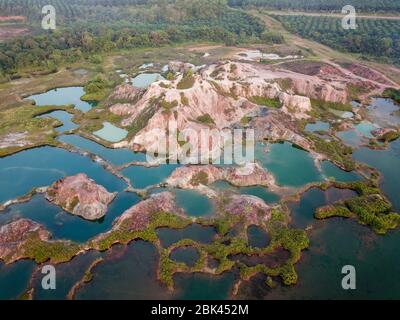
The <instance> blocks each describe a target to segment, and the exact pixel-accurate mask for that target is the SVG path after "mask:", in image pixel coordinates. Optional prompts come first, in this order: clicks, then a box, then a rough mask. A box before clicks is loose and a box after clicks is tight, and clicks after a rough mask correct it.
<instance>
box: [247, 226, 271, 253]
mask: <svg viewBox="0 0 400 320" xmlns="http://www.w3.org/2000/svg"><path fill="white" fill-rule="evenodd" d="M247 238H248V244H249V246H251V247H254V248H265V247H267V246H268V244H269V242H270V239H269V237H268V234H267V232H266V231H265V230H264V229H262V228H260V227H258V226H250V227H249V228H248V229H247Z"/></svg>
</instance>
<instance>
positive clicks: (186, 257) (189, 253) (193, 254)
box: [170, 247, 200, 267]
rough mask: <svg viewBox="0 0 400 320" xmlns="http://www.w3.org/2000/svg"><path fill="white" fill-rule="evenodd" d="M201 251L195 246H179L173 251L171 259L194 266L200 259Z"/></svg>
mask: <svg viewBox="0 0 400 320" xmlns="http://www.w3.org/2000/svg"><path fill="white" fill-rule="evenodd" d="M199 257H200V256H199V252H198V251H197V249H196V248H193V247H184V248H177V249H175V250H173V251H172V252H171V256H170V258H171V260H174V261H176V262H182V263H184V264H186V265H187V266H189V267H194V265H195V264H196V262H197V260H199Z"/></svg>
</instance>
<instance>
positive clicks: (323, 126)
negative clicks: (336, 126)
mask: <svg viewBox="0 0 400 320" xmlns="http://www.w3.org/2000/svg"><path fill="white" fill-rule="evenodd" d="M330 127H331V125H330V124H329V123H328V122H323V121H317V122H316V123H309V124H307V125H306V128H305V129H306V131H309V132H316V131H329V129H330Z"/></svg>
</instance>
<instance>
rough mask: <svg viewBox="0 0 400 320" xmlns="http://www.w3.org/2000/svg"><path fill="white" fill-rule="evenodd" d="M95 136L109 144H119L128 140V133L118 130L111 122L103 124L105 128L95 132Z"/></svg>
mask: <svg viewBox="0 0 400 320" xmlns="http://www.w3.org/2000/svg"><path fill="white" fill-rule="evenodd" d="M93 134H94V135H96V136H98V137H99V138H101V139H103V140H106V141H108V142H119V141H121V140H123V139H125V138H126V136H127V135H128V131H126V130H125V129H121V128H118V127H116V126H114V125H113V124H111V123H109V122H103V128H102V129H100V130H98V131H95V132H93Z"/></svg>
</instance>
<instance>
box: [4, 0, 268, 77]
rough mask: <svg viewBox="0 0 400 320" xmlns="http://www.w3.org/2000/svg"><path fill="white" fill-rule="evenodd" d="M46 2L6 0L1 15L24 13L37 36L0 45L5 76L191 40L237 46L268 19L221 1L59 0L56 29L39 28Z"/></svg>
mask: <svg viewBox="0 0 400 320" xmlns="http://www.w3.org/2000/svg"><path fill="white" fill-rule="evenodd" d="M46 4H48V3H47V2H46V1H45V0H32V1H26V0H15V1H1V2H0V11H1V13H2V15H24V16H26V17H27V18H28V22H27V25H28V26H29V27H30V29H31V31H32V33H33V34H31V35H29V36H25V37H20V38H16V39H13V40H11V41H9V42H5V43H1V44H0V78H7V77H8V76H12V77H15V76H17V75H18V73H19V72H20V71H27V72H55V71H57V69H58V68H59V67H60V66H63V65H67V64H71V63H74V62H76V61H82V60H87V61H89V62H92V63H99V62H101V61H102V59H103V57H102V56H103V54H107V53H110V52H113V51H116V50H124V49H133V48H138V47H143V48H145V47H147V48H149V47H159V46H163V45H169V44H172V43H183V42H187V41H214V42H223V43H227V44H230V45H234V44H237V43H241V42H248V41H252V40H255V39H258V38H259V36H260V35H261V33H262V32H263V31H264V28H265V27H264V25H263V23H262V22H261V21H260V20H259V19H257V18H255V17H253V16H251V15H249V14H247V13H245V12H243V11H240V10H233V9H230V8H228V7H227V5H226V3H225V2H224V1H220V0H185V1H179V0H170V1H163V2H161V3H160V2H158V1H153V0H107V1H106V0H89V1H80V0H57V1H55V2H54V3H53V5H54V6H55V8H56V12H57V30H55V31H54V32H44V31H43V30H42V29H41V28H40V22H41V20H42V16H41V14H40V13H41V8H42V7H43V6H44V5H46Z"/></svg>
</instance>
